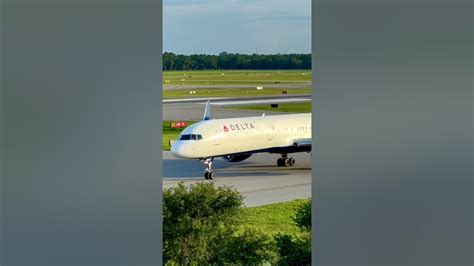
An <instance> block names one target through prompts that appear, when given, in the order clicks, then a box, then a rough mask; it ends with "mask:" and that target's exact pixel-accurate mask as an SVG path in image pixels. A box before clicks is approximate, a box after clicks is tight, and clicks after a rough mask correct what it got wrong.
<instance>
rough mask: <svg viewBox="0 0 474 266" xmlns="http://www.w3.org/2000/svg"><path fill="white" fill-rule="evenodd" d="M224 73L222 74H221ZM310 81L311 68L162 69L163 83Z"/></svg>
mask: <svg viewBox="0 0 474 266" xmlns="http://www.w3.org/2000/svg"><path fill="white" fill-rule="evenodd" d="M222 74H224V75H222ZM308 81H311V70H308V69H303V70H202V71H164V72H163V84H165V85H239V84H242V85H249V84H250V85H251V84H255V85H265V84H276V83H281V84H288V83H298V82H308Z"/></svg>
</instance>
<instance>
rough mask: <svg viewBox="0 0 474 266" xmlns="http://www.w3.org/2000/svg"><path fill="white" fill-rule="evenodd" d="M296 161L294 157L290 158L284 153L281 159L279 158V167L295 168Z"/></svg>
mask: <svg viewBox="0 0 474 266" xmlns="http://www.w3.org/2000/svg"><path fill="white" fill-rule="evenodd" d="M295 163H296V160H295V159H294V158H292V157H290V158H288V154H286V153H283V154H282V155H281V158H278V160H277V165H278V166H293V165H295Z"/></svg>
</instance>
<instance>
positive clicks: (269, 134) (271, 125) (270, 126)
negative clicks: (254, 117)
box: [266, 124, 275, 141]
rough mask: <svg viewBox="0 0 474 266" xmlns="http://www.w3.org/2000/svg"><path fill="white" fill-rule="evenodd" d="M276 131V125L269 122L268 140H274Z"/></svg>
mask: <svg viewBox="0 0 474 266" xmlns="http://www.w3.org/2000/svg"><path fill="white" fill-rule="evenodd" d="M274 131H275V127H274V126H273V124H269V125H268V127H267V134H266V135H267V140H268V141H271V140H273V133H274Z"/></svg>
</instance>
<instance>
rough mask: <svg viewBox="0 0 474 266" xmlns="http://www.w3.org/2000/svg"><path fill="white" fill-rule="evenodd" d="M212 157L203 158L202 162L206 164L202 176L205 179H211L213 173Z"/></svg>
mask: <svg viewBox="0 0 474 266" xmlns="http://www.w3.org/2000/svg"><path fill="white" fill-rule="evenodd" d="M213 159H214V158H206V159H204V164H205V165H206V169H205V172H204V178H205V179H206V180H213V179H214V177H215V175H214V171H213V170H212V161H213Z"/></svg>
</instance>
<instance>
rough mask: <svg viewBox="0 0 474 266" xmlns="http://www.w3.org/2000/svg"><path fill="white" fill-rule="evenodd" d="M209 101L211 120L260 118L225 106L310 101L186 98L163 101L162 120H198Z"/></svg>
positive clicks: (299, 98) (303, 97)
mask: <svg viewBox="0 0 474 266" xmlns="http://www.w3.org/2000/svg"><path fill="white" fill-rule="evenodd" d="M208 100H210V101H211V104H212V117H213V118H230V117H249V116H260V115H262V114H263V112H261V111H253V110H235V109H232V110H231V109H226V108H224V107H225V106H230V105H242V104H249V105H252V104H255V102H256V101H260V102H262V103H265V104H270V102H272V103H282V102H299V101H311V95H309V94H296V95H273V96H264V97H220V98H198V99H192V98H186V99H173V100H164V101H163V120H200V119H202V116H203V113H204V108H205V106H204V104H205V103H206V102H207V101H208ZM265 113H266V114H269V115H279V114H280V115H281V114H283V113H281V112H268V111H266V112H265Z"/></svg>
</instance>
